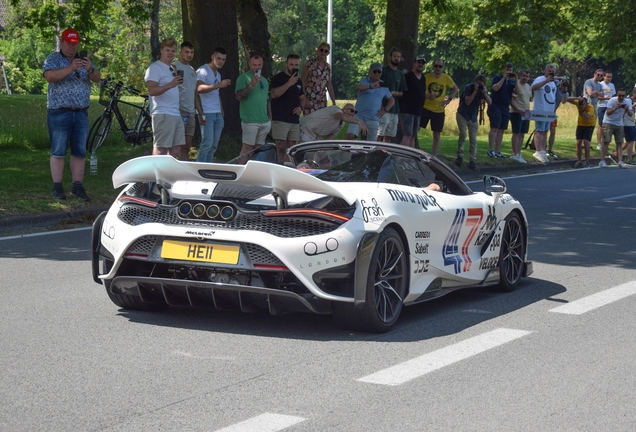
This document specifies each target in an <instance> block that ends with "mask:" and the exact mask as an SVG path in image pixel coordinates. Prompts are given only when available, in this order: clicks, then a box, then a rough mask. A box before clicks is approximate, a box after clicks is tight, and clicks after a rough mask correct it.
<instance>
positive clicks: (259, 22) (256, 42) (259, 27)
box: [236, 0, 272, 78]
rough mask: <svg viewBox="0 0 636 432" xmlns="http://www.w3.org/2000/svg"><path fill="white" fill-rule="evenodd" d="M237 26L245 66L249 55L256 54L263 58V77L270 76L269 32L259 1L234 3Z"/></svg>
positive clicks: (245, 0)
mask: <svg viewBox="0 0 636 432" xmlns="http://www.w3.org/2000/svg"><path fill="white" fill-rule="evenodd" d="M236 9H237V13H238V15H237V17H238V24H239V27H240V36H241V43H242V45H243V57H244V59H245V64H247V61H248V60H249V57H250V53H252V52H257V53H259V54H260V55H261V56H263V72H262V73H263V76H264V77H267V78H269V77H271V76H272V54H271V52H270V50H269V38H270V35H269V32H268V30H267V17H266V16H265V12H264V11H263V7H262V6H261V1H260V0H238V1H237V2H236Z"/></svg>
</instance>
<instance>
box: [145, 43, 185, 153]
mask: <svg viewBox="0 0 636 432" xmlns="http://www.w3.org/2000/svg"><path fill="white" fill-rule="evenodd" d="M176 53H177V41H176V40H175V39H174V38H168V39H164V40H163V41H161V56H160V57H159V60H157V61H156V62H154V63H153V64H151V65H150V67H149V68H148V69H146V75H145V76H144V81H146V86H147V87H148V95H149V96H150V116H151V117H152V133H153V149H152V154H153V155H165V154H170V155H172V156H173V157H175V158H178V157H179V156H180V155H181V148H180V146H182V145H185V127H184V126H183V119H182V118H181V112H180V111H179V88H178V87H179V84H181V83H183V76H180V75H178V74H177V69H176V68H175V67H174V66H173V65H172V60H174V57H175V55H176Z"/></svg>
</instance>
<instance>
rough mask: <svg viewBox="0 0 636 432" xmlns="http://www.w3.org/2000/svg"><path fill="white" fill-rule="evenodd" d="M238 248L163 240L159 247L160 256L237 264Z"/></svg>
mask: <svg viewBox="0 0 636 432" xmlns="http://www.w3.org/2000/svg"><path fill="white" fill-rule="evenodd" d="M239 250H240V248H239V247H238V246H230V245H219V244H210V243H190V242H180V241H173V240H164V241H163V247H162V248H161V258H169V259H179V260H186V261H200V262H209V263H217V264H237V263H238V259H239Z"/></svg>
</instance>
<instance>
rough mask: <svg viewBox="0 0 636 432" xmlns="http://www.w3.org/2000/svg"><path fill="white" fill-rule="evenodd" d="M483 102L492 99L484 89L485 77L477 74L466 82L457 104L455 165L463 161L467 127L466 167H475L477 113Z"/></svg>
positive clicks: (460, 164) (489, 101) (490, 101)
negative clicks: (473, 80) (467, 154)
mask: <svg viewBox="0 0 636 432" xmlns="http://www.w3.org/2000/svg"><path fill="white" fill-rule="evenodd" d="M483 103H487V104H488V105H490V104H492V99H490V96H488V92H487V91H486V77H485V76H483V75H477V76H476V77H475V82H474V83H472V84H468V85H467V86H466V88H464V91H463V92H462V95H461V97H460V98H459V105H458V106H457V114H456V115H455V119H456V120H457V127H458V128H459V139H458V141H457V159H455V165H457V166H458V167H461V166H462V162H463V161H464V144H465V143H466V129H468V141H469V143H470V150H469V153H470V162H469V163H468V168H470V169H475V164H476V163H477V132H478V131H479V120H478V117H477V116H478V114H479V109H480V108H481V106H482V104H483Z"/></svg>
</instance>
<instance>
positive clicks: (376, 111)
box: [347, 63, 395, 141]
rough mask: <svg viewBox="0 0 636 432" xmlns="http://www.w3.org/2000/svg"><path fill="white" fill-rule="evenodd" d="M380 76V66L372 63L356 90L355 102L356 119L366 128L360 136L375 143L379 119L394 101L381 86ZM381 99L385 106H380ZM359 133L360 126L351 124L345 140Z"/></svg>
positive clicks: (389, 92) (387, 90) (354, 137)
mask: <svg viewBox="0 0 636 432" xmlns="http://www.w3.org/2000/svg"><path fill="white" fill-rule="evenodd" d="M381 75H382V65H381V64H380V63H372V64H371V67H370V68H369V76H368V77H365V78H362V80H360V82H359V83H358V85H357V86H356V90H358V101H357V102H356V110H357V111H358V114H356V116H355V117H356V119H358V120H361V121H362V122H363V123H364V124H365V125H366V127H367V129H368V132H367V134H366V136H365V135H362V139H365V140H366V139H368V140H370V141H375V139H376V137H377V135H378V128H379V125H380V118H382V116H384V115H385V114H386V113H387V111H388V110H390V109H391V107H392V106H393V104H394V103H395V100H394V99H393V96H392V95H391V91H390V90H389V89H388V88H387V87H383V86H382V81H381V80H380V76H381ZM382 99H386V105H384V106H383V105H382ZM359 133H360V126H359V125H358V124H356V123H352V124H350V125H349V127H348V128H347V139H348V140H353V139H356V138H357V136H358V134H359Z"/></svg>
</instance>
